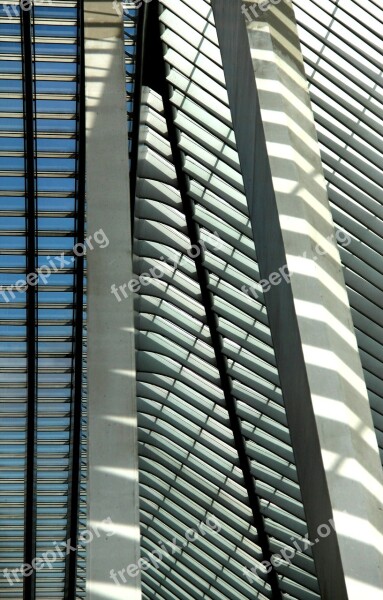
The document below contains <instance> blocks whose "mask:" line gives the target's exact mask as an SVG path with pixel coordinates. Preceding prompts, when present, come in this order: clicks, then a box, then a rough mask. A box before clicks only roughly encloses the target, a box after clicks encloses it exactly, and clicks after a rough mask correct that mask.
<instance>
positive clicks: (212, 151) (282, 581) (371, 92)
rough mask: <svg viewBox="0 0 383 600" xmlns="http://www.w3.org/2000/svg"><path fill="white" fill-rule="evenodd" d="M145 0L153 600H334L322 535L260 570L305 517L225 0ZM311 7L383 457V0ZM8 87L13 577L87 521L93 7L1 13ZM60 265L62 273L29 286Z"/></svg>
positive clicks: (1, 507)
mask: <svg viewBox="0 0 383 600" xmlns="http://www.w3.org/2000/svg"><path fill="white" fill-rule="evenodd" d="M228 1H229V0H228ZM233 1H234V0H233ZM110 4H111V6H110V10H114V9H113V3H112V2H111V3H110ZM139 4H140V3H139V2H137V0H136V1H135V2H130V3H126V4H125V5H124V15H125V16H124V25H125V48H126V92H127V116H128V123H129V126H128V128H129V150H130V154H131V165H130V167H131V175H132V177H131V189H132V194H133V200H135V202H134V214H133V215H132V220H133V221H134V253H135V262H134V269H135V273H136V274H137V275H142V274H143V273H149V275H148V277H147V280H146V281H147V283H146V285H143V286H142V287H141V290H140V292H139V293H138V294H137V296H136V304H135V310H136V331H137V398H138V410H139V456H140V490H141V491H140V494H141V533H142V542H141V546H142V556H143V557H145V556H148V553H150V552H151V551H152V550H154V549H155V548H158V547H159V545H160V547H161V548H167V550H168V554H166V555H165V557H164V559H163V561H162V562H161V563H160V565H159V567H158V569H154V568H151V569H148V570H143V571H142V573H141V576H142V589H143V598H144V599H145V600H154V599H155V600H157V599H158V600H200V599H212V600H213V599H214V600H232V599H233V598H236V599H237V598H238V599H239V600H245V599H246V600H247V599H248V600H250V599H251V600H252V599H254V598H257V599H260V600H264V599H273V600H275V599H282V598H283V599H284V600H292V599H297V600H298V599H299V600H315V599H318V600H319V598H320V592H319V589H318V582H317V578H316V573H315V565H314V561H313V559H312V556H311V552H310V551H309V550H306V551H304V552H302V553H297V554H296V555H295V557H294V559H293V561H292V564H291V565H290V566H289V565H287V564H286V563H284V564H280V565H279V566H277V567H276V568H275V569H274V570H273V571H272V572H271V573H269V574H267V573H264V572H263V570H262V568H261V567H260V562H261V561H263V560H268V559H269V558H270V556H271V554H273V553H276V552H278V551H279V550H280V549H281V548H282V547H293V541H295V540H297V541H299V539H300V538H301V537H303V536H305V535H306V533H307V526H306V522H305V516H304V509H303V506H302V502H301V496H300V489H299V484H298V481H297V474H296V469H295V464H294V455H293V451H292V448H291V442H290V436H289V429H288V425H287V421H286V414H285V410H284V402H283V394H282V391H281V388H280V383H279V377H278V369H277V365H276V361H275V356H274V351H273V344H272V339H271V335H270V329H269V325H268V317H267V311H266V307H265V302H264V298H263V295H262V289H261V287H260V285H259V272H258V266H257V256H256V248H255V247H254V241H253V235H252V231H251V226H250V221H249V214H248V210H247V202H246V198H245V195H244V189H243V182H242V176H241V171H240V165H239V161H238V154H237V150H236V142H235V136H234V132H233V127H232V122H231V114H230V108H229V105H228V98H227V93H226V89H225V81H224V75H223V69H222V62H221V55H220V50H219V47H218V42H217V34H216V30H215V26H214V20H213V16H212V10H211V6H210V2H208V1H205V0H152V1H151V2H148V1H146V2H143V3H142V4H141V7H140V8H139V6H138V5H139ZM293 4H294V6H295V10H296V17H297V22H298V27H299V36H300V40H301V45H302V53H303V57H304V61H305V67H306V73H307V78H308V82H309V89H310V95H311V100H312V105H313V111H314V116H315V119H316V123H317V131H318V137H319V142H320V145H321V151H322V159H323V166H324V170H325V176H326V178H327V182H328V192H329V197H330V202H331V207H332V211H333V217H334V221H335V223H336V225H337V226H338V227H339V228H341V229H343V230H345V231H346V232H347V234H349V235H350V237H351V240H352V241H351V244H350V245H349V246H347V247H345V246H343V247H342V246H340V252H341V258H342V261H343V264H344V272H345V278H346V284H347V288H348V292H349V298H350V303H351V307H352V316H353V320H354V325H355V330H356V335H357V340H358V344H359V349H360V356H361V360H362V364H363V368H364V373H365V378H366V383H367V387H368V392H369V398H370V403H371V408H372V414H373V418H374V423H375V428H376V433H377V438H378V443H379V446H380V450H381V456H382V461H383V398H382V396H383V393H382V384H381V382H382V379H383V364H382V363H383V350H382V348H383V302H382V291H383V278H382V273H383V261H382V254H383V242H382V237H383V236H382V234H383V226H382V217H383V210H382V194H381V189H382V182H383V181H382V174H381V154H382V133H383V125H382V109H381V106H382V99H383V93H382V37H383V36H382V33H381V31H382V24H383V7H382V6H381V3H380V2H379V1H377V0H363V1H362V0H321V1H319V0H293ZM239 6H240V3H239ZM144 11H146V18H145V19H144ZM0 80H1V89H0V104H1V110H0V112H1V114H0V286H1V287H0V341H1V345H0V377H1V380H0V525H1V527H0V568H1V570H3V569H6V568H8V569H9V570H12V569H14V568H20V566H21V565H22V564H23V563H30V562H31V560H32V559H33V558H34V557H35V556H40V555H41V554H42V553H43V552H45V551H51V550H52V548H53V547H54V545H55V544H56V543H58V544H61V545H62V546H64V545H65V542H66V540H68V539H72V544H73V540H74V539H78V533H79V531H81V529H82V528H84V527H86V483H85V482H86V393H85V389H86V380H85V377H84V374H85V372H86V363H85V357H86V352H85V350H86V345H85V344H86V335H85V333H86V332H85V328H84V325H83V313H84V308H85V307H86V296H85V283H86V280H85V268H86V264H85V261H84V260H83V259H82V258H81V257H79V256H75V255H74V254H73V246H74V245H75V244H76V243H77V242H79V241H81V240H82V239H83V236H84V212H85V190H84V184H85V162H84V160H85V159H84V144H85V141H84V139H85V138H84V127H85V126H84V110H85V106H84V102H85V94H84V87H83V86H84V76H83V25H82V1H80V0H78V2H75V1H74V2H66V1H61V0H52V1H51V2H49V3H48V2H37V3H35V6H34V8H33V9H32V10H31V11H22V12H21V14H20V9H19V8H18V6H17V5H16V4H14V5H6V6H3V7H1V8H0ZM127 168H128V165H127ZM61 254H62V255H63V257H64V258H65V259H66V260H67V261H68V263H67V264H64V263H62V262H61V260H60V259H57V260H56V257H60V256H61ZM49 261H51V262H49ZM52 262H53V263H54V264H56V266H57V267H58V269H57V270H55V269H51V272H50V273H49V277H48V278H47V281H46V282H44V281H43V280H41V278H40V279H39V281H38V285H37V286H32V285H30V286H29V287H28V289H27V290H24V291H19V290H18V289H16V283H17V282H20V280H24V279H25V278H26V276H27V274H28V273H33V272H35V270H36V268H37V267H42V266H44V265H51V264H52ZM61 265H62V266H61ZM153 268H156V269H157V270H156V272H155V274H154V276H153V275H152V274H151V273H153V271H152V269H153ZM243 286H247V287H248V288H250V289H252V290H253V293H250V294H246V293H244V292H243V291H242V287H243ZM209 523H210V524H211V523H214V524H215V527H214V528H213V527H209ZM201 524H205V525H204V526H203V525H201ZM189 530H190V531H191V530H193V531H194V532H195V535H194V536H193V539H188V537H189V536H188V537H187V536H186V533H187V532H188V531H189ZM73 545H75V544H73ZM85 559H86V547H85V545H84V544H82V543H81V542H80V541H78V549H77V552H72V553H70V554H69V555H68V556H66V557H65V556H64V557H63V558H62V559H59V560H56V562H55V563H54V564H53V568H52V569H47V568H45V569H43V570H41V571H35V573H34V575H33V576H31V577H26V578H21V577H20V578H19V580H18V581H15V582H14V584H13V585H12V586H10V585H9V583H8V581H7V580H6V579H4V578H2V577H0V597H1V598H5V599H6V600H12V599H15V600H21V599H23V600H35V599H37V600H40V599H44V598H45V599H48V600H53V599H56V598H57V599H74V598H85V595H86V594H85V577H86V573H85ZM254 567H255V568H257V570H256V572H255V569H254ZM252 568H253V572H252V573H250V572H249V571H246V573H247V575H245V572H244V569H248V570H250V569H252Z"/></svg>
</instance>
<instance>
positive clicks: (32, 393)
mask: <svg viewBox="0 0 383 600" xmlns="http://www.w3.org/2000/svg"><path fill="white" fill-rule="evenodd" d="M20 13H21V27H22V48H23V75H24V77H23V85H24V115H23V116H24V131H25V168H26V182H25V183H26V212H27V215H26V225H27V238H26V243H27V273H34V272H35V269H36V216H35V156H34V154H35V143H34V90H33V51H32V23H31V11H26V10H23V11H20ZM26 303H27V336H26V337H27V443H26V481H25V516H24V519H25V523H24V563H26V564H29V565H30V564H31V563H32V560H33V559H34V558H35V555H36V441H37V406H36V289H35V287H34V286H28V287H27V291H26ZM35 586H36V579H35V571H34V570H32V573H31V575H30V576H29V577H25V578H24V587H23V598H24V600H34V598H35Z"/></svg>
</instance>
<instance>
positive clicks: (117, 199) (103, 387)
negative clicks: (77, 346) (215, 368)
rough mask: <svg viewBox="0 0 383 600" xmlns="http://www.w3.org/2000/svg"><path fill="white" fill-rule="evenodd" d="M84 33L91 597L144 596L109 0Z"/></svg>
mask: <svg viewBox="0 0 383 600" xmlns="http://www.w3.org/2000/svg"><path fill="white" fill-rule="evenodd" d="M85 38H86V39H85V63H86V104H87V108H86V111H87V118H86V124H87V149H86V152H87V158H86V168H87V172H86V179H87V235H88V236H89V235H92V236H93V235H94V234H95V232H97V231H99V230H102V231H103V233H104V234H105V236H106V237H107V240H108V243H105V242H103V243H99V242H97V239H98V240H101V239H103V237H104V236H103V234H98V235H97V234H96V235H97V238H95V242H94V243H93V246H94V249H93V250H88V390H89V402H88V421H89V427H88V433H89V440H88V447H89V456H88V460H89V483H88V502H89V507H88V510H89V513H88V529H90V530H92V529H95V528H100V531H102V532H103V534H102V535H101V536H100V537H99V538H96V537H94V539H93V541H92V542H91V543H89V545H88V546H87V553H88V554H87V598H88V599H89V600H101V599H102V600H117V599H122V598H124V599H126V598H129V600H139V599H140V598H141V592H140V575H139V569H138V568H137V567H136V565H137V562H138V560H139V557H140V545H139V542H140V540H139V495H138V458H137V416H136V398H135V344H134V324H133V302H132V295H131V294H130V295H129V296H128V298H123V297H121V296H120V301H118V300H117V298H116V296H115V295H113V293H112V291H111V289H112V286H113V284H115V285H117V286H119V285H121V284H123V283H127V282H129V281H130V279H131V277H132V240H131V231H130V200H129V176H128V133H127V115H126V102H125V69H124V45H123V29H122V16H121V14H120V16H119V15H118V13H117V12H116V11H115V10H114V8H113V4H112V2H111V1H107V2H104V1H92V2H91V1H87V0H85ZM103 246H104V247H103ZM108 518H109V519H110V520H111V522H112V524H104V525H102V522H103V521H104V520H105V519H108ZM111 534H113V535H111ZM128 565H131V566H130V567H129V569H127V567H128ZM118 571H121V573H122V574H119V573H118ZM111 573H114V574H115V575H114V579H113V577H112V576H111Z"/></svg>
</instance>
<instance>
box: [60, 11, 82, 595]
mask: <svg viewBox="0 0 383 600" xmlns="http://www.w3.org/2000/svg"><path fill="white" fill-rule="evenodd" d="M77 14H78V49H77V60H78V90H77V93H78V102H77V110H78V121H77V136H78V142H77V149H78V164H77V189H76V192H77V198H76V209H77V242H78V243H83V242H84V236H85V143H86V135H85V63H84V60H85V48H84V0H78V7H77ZM75 264H76V274H75V299H76V300H75V307H74V321H75V329H74V340H73V342H74V343H73V349H74V359H73V370H74V376H73V396H72V406H71V435H70V464H69V472H70V485H69V489H68V517H67V539H68V540H69V539H70V540H71V546H73V547H75V548H76V551H75V552H74V551H71V552H70V553H69V554H68V555H67V557H66V565H65V589H64V600H75V598H76V588H77V560H78V557H77V544H78V527H79V512H80V477H81V419H82V383H83V382H82V378H83V327H84V323H83V311H84V298H83V294H84V257H83V256H77V257H76V263H75Z"/></svg>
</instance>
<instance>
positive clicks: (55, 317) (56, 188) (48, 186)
mask: <svg viewBox="0 0 383 600" xmlns="http://www.w3.org/2000/svg"><path fill="white" fill-rule="evenodd" d="M80 10H81V6H80V4H79V3H76V2H56V1H52V2H50V4H49V5H46V4H43V5H38V6H35V7H34V8H33V9H32V10H29V11H28V10H24V11H21V10H20V8H19V7H18V6H17V5H16V4H13V5H8V6H6V5H3V6H2V8H1V13H0V79H1V98H0V102H1V118H0V165H1V173H0V176H1V177H0V224H1V225H0V227H1V232H0V233H1V236H0V244H1V247H0V248H1V251H0V254H1V257H0V277H1V282H0V283H1V291H2V294H1V301H0V321H1V325H0V336H1V345H0V371H1V384H0V394H1V401H0V412H1V417H0V418H1V421H0V473H1V481H0V523H1V527H0V565H1V569H5V568H8V569H11V570H12V569H14V568H20V567H21V566H22V565H23V563H28V564H31V561H32V560H33V558H34V557H35V556H41V554H42V553H43V552H45V551H51V552H52V550H53V549H54V546H55V544H56V543H58V544H61V545H64V546H65V541H66V540H68V539H70V538H71V539H76V537H77V531H78V527H79V524H80V513H81V511H84V506H85V505H84V498H83V491H84V489H82V490H81V489H80V460H81V458H80V457H81V450H82V449H83V447H82V443H81V413H82V411H83V408H84V407H83V406H82V372H83V369H82V363H83V304H84V295H83V283H84V280H83V271H84V259H83V258H81V257H77V256H75V255H74V253H73V247H74V245H75V244H76V243H77V242H79V241H81V240H82V238H83V236H84V168H85V165H84V137H83V115H84V93H83V89H82V78H81V65H82V60H81V22H82V19H81V12H80ZM63 261H64V262H63ZM52 265H53V266H52ZM39 267H44V273H45V274H47V275H46V277H45V278H43V277H40V278H39V279H38V282H37V285H36V280H35V281H34V282H33V283H34V285H33V284H31V285H29V286H27V289H25V288H26V286H23V285H22V281H23V280H24V281H25V278H26V276H27V274H33V273H35V272H36V269H37V268H39ZM82 522H83V523H84V524H85V522H84V514H82ZM77 559H78V560H77ZM83 560H84V555H83V554H82V553H81V552H79V553H78V557H76V553H71V554H70V555H68V556H66V555H65V553H64V554H63V555H62V558H58V559H57V560H56V562H55V563H54V564H53V565H51V566H52V568H51V569H49V568H47V567H46V568H44V569H40V570H36V571H33V572H32V574H31V575H30V576H29V577H22V576H21V575H20V573H19V577H18V578H17V580H15V581H14V582H13V585H12V586H11V585H10V584H9V583H8V581H7V580H6V579H4V576H2V577H1V578H0V596H1V597H2V598H5V599H7V600H11V598H15V599H16V598H17V599H19V598H24V600H32V599H34V598H39V599H40V598H41V599H43V598H49V599H53V598H64V597H66V598H69V597H74V596H75V594H77V595H76V597H78V598H81V597H83V593H84V583H85V580H84V578H83V577H82V578H79V579H77V577H76V569H77V567H78V571H79V573H80V571H81V569H82V568H83ZM77 563H78V564H77ZM12 579H13V577H12Z"/></svg>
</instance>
